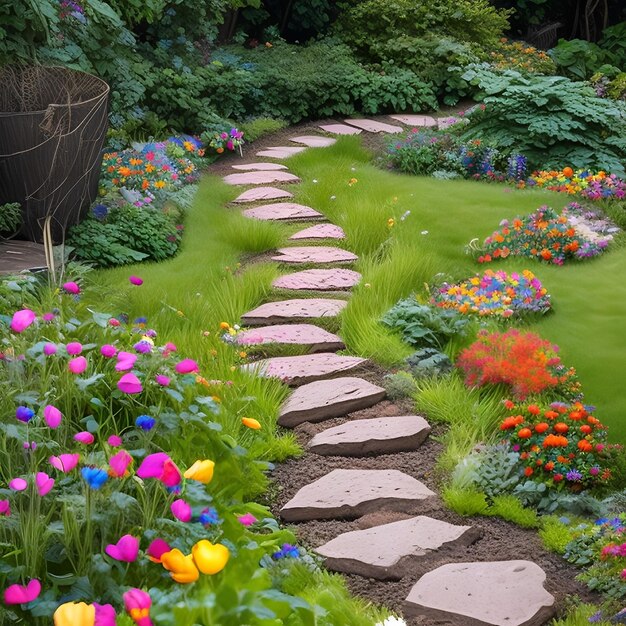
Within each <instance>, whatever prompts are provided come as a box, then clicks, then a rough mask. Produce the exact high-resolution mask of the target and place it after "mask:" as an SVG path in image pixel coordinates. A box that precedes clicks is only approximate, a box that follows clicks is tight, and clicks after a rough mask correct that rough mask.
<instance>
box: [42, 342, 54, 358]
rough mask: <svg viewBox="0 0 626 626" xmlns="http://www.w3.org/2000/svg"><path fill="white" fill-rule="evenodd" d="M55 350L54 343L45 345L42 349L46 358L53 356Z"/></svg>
mask: <svg viewBox="0 0 626 626" xmlns="http://www.w3.org/2000/svg"><path fill="white" fill-rule="evenodd" d="M57 350H58V348H57V347H56V344H54V343H47V344H45V345H44V347H43V353H44V354H45V355H46V356H52V355H53V354H56V353H57Z"/></svg>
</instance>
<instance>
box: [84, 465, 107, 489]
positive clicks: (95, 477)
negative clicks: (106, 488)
mask: <svg viewBox="0 0 626 626" xmlns="http://www.w3.org/2000/svg"><path fill="white" fill-rule="evenodd" d="M80 473H81V474H82V476H83V478H84V479H85V482H86V483H87V484H88V485H89V486H90V487H91V488H92V489H100V487H102V485H104V483H105V482H106V481H107V480H108V478H109V475H108V474H107V473H106V472H105V471H104V470H103V469H100V468H99V467H83V469H81V470H80Z"/></svg>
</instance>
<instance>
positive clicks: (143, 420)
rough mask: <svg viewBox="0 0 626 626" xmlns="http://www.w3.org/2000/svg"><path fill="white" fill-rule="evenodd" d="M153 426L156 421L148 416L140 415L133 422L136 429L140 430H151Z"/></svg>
mask: <svg viewBox="0 0 626 626" xmlns="http://www.w3.org/2000/svg"><path fill="white" fill-rule="evenodd" d="M155 424H156V420H155V419H154V417H150V416H149V415H140V416H139V417H138V418H137V419H136V420H135V426H137V428H141V430H152V429H153V428H154V425H155Z"/></svg>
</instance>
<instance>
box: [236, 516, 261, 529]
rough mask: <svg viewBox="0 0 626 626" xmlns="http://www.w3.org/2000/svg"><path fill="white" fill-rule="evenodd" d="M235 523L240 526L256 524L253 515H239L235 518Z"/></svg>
mask: <svg viewBox="0 0 626 626" xmlns="http://www.w3.org/2000/svg"><path fill="white" fill-rule="evenodd" d="M237 521H238V522H239V523H240V524H242V525H243V526H246V527H247V526H252V524H256V521H257V519H256V517H254V515H252V513H246V514H245V515H240V516H239V517H238V518H237Z"/></svg>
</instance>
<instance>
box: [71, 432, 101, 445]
mask: <svg viewBox="0 0 626 626" xmlns="http://www.w3.org/2000/svg"><path fill="white" fill-rule="evenodd" d="M95 439H96V438H95V437H94V436H93V435H92V434H91V433H89V432H87V431H86V430H83V431H82V432H80V433H76V434H75V435H74V441H78V443H82V444H85V445H86V446H89V445H91V444H92V443H93V442H94V441H95Z"/></svg>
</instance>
